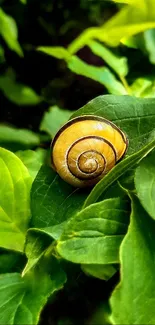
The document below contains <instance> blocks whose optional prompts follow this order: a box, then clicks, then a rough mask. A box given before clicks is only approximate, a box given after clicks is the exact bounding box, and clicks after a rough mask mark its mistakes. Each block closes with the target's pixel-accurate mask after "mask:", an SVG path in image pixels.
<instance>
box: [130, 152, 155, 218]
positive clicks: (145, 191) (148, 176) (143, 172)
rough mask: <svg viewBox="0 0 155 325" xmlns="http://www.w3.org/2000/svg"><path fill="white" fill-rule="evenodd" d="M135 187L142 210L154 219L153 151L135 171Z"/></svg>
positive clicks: (154, 176) (154, 161)
mask: <svg viewBox="0 0 155 325" xmlns="http://www.w3.org/2000/svg"><path fill="white" fill-rule="evenodd" d="M135 186H136V191H137V195H138V197H139V199H140V201H141V204H142V205H143V207H144V209H145V210H146V211H147V212H148V213H149V215H150V216H151V217H152V218H153V219H155V151H153V152H152V153H151V154H150V155H148V156H147V157H146V158H144V159H143V160H142V161H141V163H140V165H139V167H138V168H137V169H136V173H135Z"/></svg>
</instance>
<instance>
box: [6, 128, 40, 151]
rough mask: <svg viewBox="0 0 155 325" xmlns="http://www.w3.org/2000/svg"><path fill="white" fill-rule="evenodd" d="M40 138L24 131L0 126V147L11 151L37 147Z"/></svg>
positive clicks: (28, 131)
mask: <svg viewBox="0 0 155 325" xmlns="http://www.w3.org/2000/svg"><path fill="white" fill-rule="evenodd" d="M39 144H40V137H39V136H38V135H37V134H36V133H34V132H32V131H30V130H26V129H17V128H14V127H12V126H7V125H3V124H0V145H1V146H2V147H5V148H7V149H11V150H12V151H16V150H20V149H27V148H32V147H35V146H38V145H39Z"/></svg>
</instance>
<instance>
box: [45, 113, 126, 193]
mask: <svg viewBox="0 0 155 325" xmlns="http://www.w3.org/2000/svg"><path fill="white" fill-rule="evenodd" d="M127 147H128V140H127V137H126V136H125V134H124V133H123V132H122V131H121V130H120V129H119V128H118V127H117V126H116V125H115V124H113V123H112V122H110V121H108V120H106V119H104V118H102V117H99V116H94V115H86V116H80V117H77V118H74V119H72V120H70V121H69V122H68V123H66V124H65V125H64V126H63V127H62V128H61V129H60V130H59V131H58V132H57V134H56V135H55V137H54V139H53V141H52V144H51V148H52V165H53V167H54V169H55V170H56V171H57V173H58V174H59V175H60V177H61V178H62V179H63V180H65V181H66V182H68V183H69V184H71V185H73V186H75V187H86V186H92V185H94V184H96V183H97V182H98V181H99V180H100V179H101V178H102V177H104V175H105V174H107V172H108V171H109V170H110V169H111V168H113V167H114V166H115V164H116V163H117V162H118V161H119V160H120V159H122V158H123V156H124V154H125V152H126V150H127Z"/></svg>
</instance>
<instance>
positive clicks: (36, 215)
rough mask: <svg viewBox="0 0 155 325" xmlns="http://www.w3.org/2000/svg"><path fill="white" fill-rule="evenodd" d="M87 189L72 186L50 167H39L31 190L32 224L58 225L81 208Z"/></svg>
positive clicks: (43, 225) (35, 225)
mask: <svg viewBox="0 0 155 325" xmlns="http://www.w3.org/2000/svg"><path fill="white" fill-rule="evenodd" d="M88 191H89V190H88ZM88 191H87V190H79V189H75V188H73V187H72V186H71V185H69V184H67V183H66V182H64V181H63V180H62V179H61V178H60V177H59V176H58V174H57V173H55V172H54V171H53V169H52V168H50V167H47V166H43V167H41V169H40V171H39V173H38V175H37V177H36V179H35V180H34V182H33V185H32V190H31V211H32V224H33V226H34V227H36V228H44V227H51V226H55V225H59V227H60V224H61V223H63V222H64V221H66V220H67V219H69V218H70V217H71V216H72V215H73V214H75V213H76V212H77V211H78V210H80V209H81V206H82V204H83V202H84V200H85V198H86V196H87V195H88V193H89V192H88Z"/></svg>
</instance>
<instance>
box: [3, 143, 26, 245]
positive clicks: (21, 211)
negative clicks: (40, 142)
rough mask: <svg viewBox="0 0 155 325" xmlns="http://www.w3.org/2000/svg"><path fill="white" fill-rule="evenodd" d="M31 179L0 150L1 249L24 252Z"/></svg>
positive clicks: (10, 157)
mask: <svg viewBox="0 0 155 325" xmlns="http://www.w3.org/2000/svg"><path fill="white" fill-rule="evenodd" d="M31 183H32V179H31V177H30V175H29V173H28V170H27V168H26V167H25V166H24V165H23V163H22V162H21V160H20V159H19V158H18V157H17V156H16V155H14V154H13V153H11V152H9V151H7V150H5V149H2V148H0V247H4V248H7V249H11V250H16V251H23V246H24V241H25V234H26V231H27V228H28V224H29V220H30V206H29V195H30V187H31Z"/></svg>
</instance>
